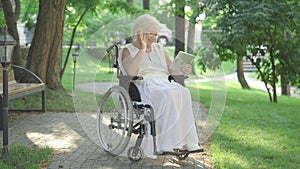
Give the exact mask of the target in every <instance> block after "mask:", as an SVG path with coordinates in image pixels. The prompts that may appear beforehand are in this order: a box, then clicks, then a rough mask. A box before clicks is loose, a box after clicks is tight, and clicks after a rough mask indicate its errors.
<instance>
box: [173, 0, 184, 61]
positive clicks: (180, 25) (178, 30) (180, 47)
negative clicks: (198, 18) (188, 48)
mask: <svg viewBox="0 0 300 169" xmlns="http://www.w3.org/2000/svg"><path fill="white" fill-rule="evenodd" d="M175 6H176V7H175V56H176V55H177V53H178V52H179V51H185V20H184V14H185V13H184V7H185V1H181V0H176V1H175Z"/></svg>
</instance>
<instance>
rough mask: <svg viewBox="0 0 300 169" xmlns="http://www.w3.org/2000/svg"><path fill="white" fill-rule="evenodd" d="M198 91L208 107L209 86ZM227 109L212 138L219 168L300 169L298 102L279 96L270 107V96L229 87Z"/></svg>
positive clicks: (260, 92)
mask: <svg viewBox="0 0 300 169" xmlns="http://www.w3.org/2000/svg"><path fill="white" fill-rule="evenodd" d="M199 86H200V87H199V88H198V89H195V88H194V89H192V90H199V93H201V101H202V102H204V103H205V105H207V106H208V107H209V106H210V101H211V96H210V94H211V92H210V90H209V84H208V83H202V84H201V85H199ZM226 91H227V97H226V106H225V109H224V113H223V116H222V119H221V123H220V125H219V127H218V129H217V130H216V131H215V133H214V134H213V136H212V140H211V151H210V152H209V153H210V155H211V157H212V158H213V161H214V165H215V167H216V168H230V169H235V168H236V169H241V168H272V169H274V168H300V135H299V131H300V111H299V101H300V99H299V98H291V97H287V96H278V97H279V98H278V100H279V103H277V104H276V103H270V102H269V100H268V95H267V93H265V92H263V91H260V90H243V89H241V88H240V85H239V84H238V83H233V82H232V83H226Z"/></svg>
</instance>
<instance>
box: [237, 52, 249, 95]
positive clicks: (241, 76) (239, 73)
mask: <svg viewBox="0 0 300 169" xmlns="http://www.w3.org/2000/svg"><path fill="white" fill-rule="evenodd" d="M236 63H237V66H236V67H237V77H238V81H239V82H240V84H241V86H242V88H243V89H250V86H249V85H248V83H247V81H246V79H245V76H244V67H243V57H241V56H240V57H238V58H237V62H236Z"/></svg>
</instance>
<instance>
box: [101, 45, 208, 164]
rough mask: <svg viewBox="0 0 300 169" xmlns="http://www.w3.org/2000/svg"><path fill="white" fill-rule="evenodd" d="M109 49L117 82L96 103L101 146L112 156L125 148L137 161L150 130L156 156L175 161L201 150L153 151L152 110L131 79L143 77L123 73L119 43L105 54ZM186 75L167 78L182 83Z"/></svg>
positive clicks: (108, 53)
mask: <svg viewBox="0 0 300 169" xmlns="http://www.w3.org/2000/svg"><path fill="white" fill-rule="evenodd" d="M112 49H115V63H114V65H113V67H114V68H116V69H117V77H118V79H119V85H115V86H112V87H111V88H109V89H108V91H106V93H105V94H104V96H103V98H102V100H101V103H100V106H99V110H98V113H97V134H98V139H99V142H100V145H101V147H102V148H103V149H104V150H105V151H106V152H108V153H109V154H111V155H119V154H121V153H123V152H124V151H125V150H126V151H127V156H128V158H129V160H131V161H133V162H138V161H139V160H141V159H142V158H143V156H144V154H143V150H142V149H141V147H140V146H141V144H142V141H143V138H144V136H145V133H146V131H149V132H150V134H151V136H152V139H153V148H154V155H156V156H160V155H174V156H176V157H177V159H178V160H184V159H186V158H187V157H188V156H189V154H190V153H199V152H203V149H199V150H197V151H193V152H190V151H187V150H174V151H172V152H157V151H156V128H155V120H154V113H155V112H154V111H153V108H152V107H151V105H148V104H143V103H142V102H141V97H140V95H139V91H138V89H137V87H136V86H135V84H134V81H136V80H142V79H143V78H142V77H137V76H128V75H124V74H123V73H122V70H120V69H121V64H120V63H121V61H122V59H121V55H119V46H118V44H117V43H115V44H113V45H112V46H111V47H109V48H108V49H107V51H106V52H107V55H110V52H111V50H112ZM120 53H121V52H120ZM186 78H187V77H186V76H183V75H180V76H169V81H171V80H173V81H176V82H178V83H180V84H182V85H184V79H186ZM147 123H148V124H147ZM147 125H148V126H150V129H147V127H146V126H147ZM134 134H135V135H138V136H137V139H136V142H135V143H134V145H133V146H131V147H128V145H129V141H130V139H131V137H132V136H133V135H134Z"/></svg>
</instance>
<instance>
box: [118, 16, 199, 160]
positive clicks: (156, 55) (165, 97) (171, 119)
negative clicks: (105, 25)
mask: <svg viewBox="0 0 300 169" xmlns="http://www.w3.org/2000/svg"><path fill="white" fill-rule="evenodd" d="M159 24H160V23H159V21H158V20H157V19H156V18H155V17H153V16H151V15H149V14H144V15H141V16H139V17H138V18H137V19H136V20H135V21H134V23H133V32H132V34H133V35H132V39H133V41H132V43H130V44H127V45H125V47H124V48H123V51H122V65H123V69H124V71H125V73H126V74H128V75H133V76H141V77H143V80H141V81H138V82H136V85H137V87H138V89H139V91H140V93H141V99H142V101H143V102H144V103H147V104H149V105H151V106H152V107H153V109H154V116H155V120H156V131H157V140H156V142H157V151H158V152H165V151H173V149H187V150H188V151H195V150H198V149H199V148H200V147H199V145H198V136H197V132H196V127H195V121H194V117H193V111H192V101H191V96H190V92H189V90H188V89H187V88H185V87H183V86H182V85H180V84H178V83H176V82H169V81H168V76H169V75H170V74H185V75H188V74H190V72H191V70H192V68H191V65H185V66H184V67H183V68H182V71H181V72H178V71H177V72H176V71H175V70H172V69H170V65H171V64H172V60H171V59H170V57H169V56H168V54H167V53H166V51H165V50H164V49H163V47H162V46H161V45H159V44H158V43H156V40H157V35H158V31H159ZM148 131H149V130H148ZM141 147H142V149H143V151H144V154H145V155H146V156H147V157H152V158H155V157H156V156H155V155H154V154H153V153H154V152H153V143H152V141H151V139H150V134H149V133H147V135H146V138H145V139H144V140H143V143H142V145H141Z"/></svg>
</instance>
